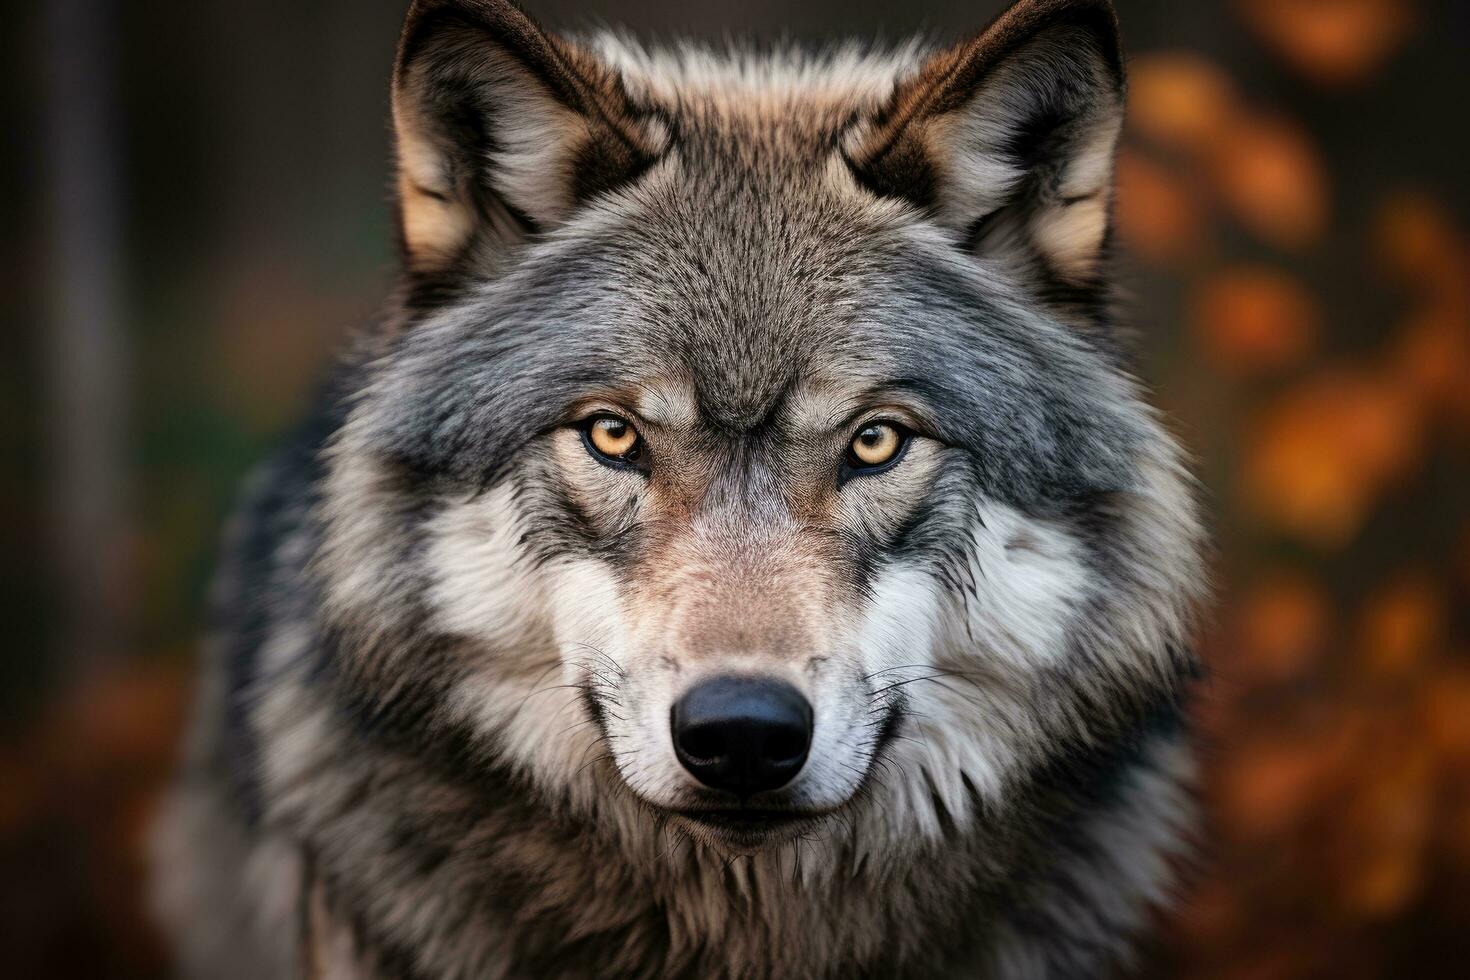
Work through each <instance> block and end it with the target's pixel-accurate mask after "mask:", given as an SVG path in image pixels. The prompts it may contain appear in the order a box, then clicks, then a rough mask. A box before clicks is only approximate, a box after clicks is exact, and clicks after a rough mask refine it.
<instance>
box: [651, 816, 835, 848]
mask: <svg viewBox="0 0 1470 980" xmlns="http://www.w3.org/2000/svg"><path fill="white" fill-rule="evenodd" d="M674 812H675V813H676V814H677V815H678V816H679V817H681V818H683V819H684V820H685V821H687V822H689V823H691V824H693V825H694V826H696V827H698V828H699V829H701V830H703V831H704V832H706V833H708V834H712V835H714V836H716V837H718V838H721V839H723V840H725V841H727V842H729V843H732V844H741V845H746V846H749V845H754V844H759V843H762V842H765V841H768V840H770V839H772V838H786V837H791V836H794V835H795V834H796V833H798V832H799V831H800V830H801V829H802V828H804V827H807V826H809V825H810V824H812V823H814V822H815V821H816V820H817V819H818V818H819V817H820V816H821V814H817V813H807V812H803V811H800V810H762V809H756V808H752V807H731V808H721V809H697V810H676V811H674Z"/></svg>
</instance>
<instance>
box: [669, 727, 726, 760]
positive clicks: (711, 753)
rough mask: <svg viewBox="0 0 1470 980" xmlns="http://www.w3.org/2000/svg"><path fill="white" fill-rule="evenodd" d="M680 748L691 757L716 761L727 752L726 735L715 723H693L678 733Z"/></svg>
mask: <svg viewBox="0 0 1470 980" xmlns="http://www.w3.org/2000/svg"><path fill="white" fill-rule="evenodd" d="M678 740H679V748H680V749H682V750H683V753H684V754H685V755H687V756H689V757H690V758H691V759H694V760H697V761H700V762H714V761H715V760H717V759H718V758H719V757H720V756H722V755H724V754H725V737H724V734H723V733H722V732H721V731H720V729H719V728H718V727H716V726H714V725H693V726H690V727H688V728H686V729H684V730H683V731H681V732H679V734H678Z"/></svg>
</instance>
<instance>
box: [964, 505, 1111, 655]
mask: <svg viewBox="0 0 1470 980" xmlns="http://www.w3.org/2000/svg"><path fill="white" fill-rule="evenodd" d="M978 509H979V513H980V520H981V523H980V524H979V525H978V526H977V528H976V530H975V534H974V539H973V542H972V546H971V549H970V566H971V567H970V571H971V572H972V574H973V576H974V580H975V583H976V588H975V590H974V593H973V595H970V596H968V597H967V602H966V620H967V625H968V627H969V630H970V635H971V636H973V637H974V639H975V641H976V643H977V644H978V645H979V647H980V650H981V653H982V655H983V656H986V657H988V658H996V659H999V660H1000V661H1002V662H1003V663H1004V664H1006V665H1008V666H1011V667H1015V668H1020V669H1026V668H1030V667H1035V666H1040V665H1043V664H1046V663H1048V662H1050V661H1053V660H1055V659H1056V658H1057V657H1059V656H1061V654H1062V653H1063V652H1064V650H1065V646H1066V637H1067V625H1068V621H1069V619H1070V617H1071V614H1072V611H1073V610H1074V609H1076V608H1077V606H1078V604H1079V602H1080V600H1081V599H1082V598H1083V597H1084V596H1085V594H1086V590H1087V587H1088V575H1087V569H1086V566H1085V565H1084V564H1083V562H1082V556H1081V553H1080V552H1081V548H1080V546H1079V545H1078V543H1077V541H1076V539H1075V538H1073V537H1072V535H1071V534H1070V533H1069V532H1067V531H1066V530H1065V529H1064V528H1062V527H1061V526H1060V525H1058V524H1056V523H1054V522H1051V521H1045V520H1040V519H1037V518H1031V517H1027V516H1026V515H1024V514H1022V513H1021V512H1020V511H1018V510H1015V509H1014V508H1012V507H1007V506H1005V505H1004V504H999V503H993V502H986V503H982V504H980V505H979V506H978Z"/></svg>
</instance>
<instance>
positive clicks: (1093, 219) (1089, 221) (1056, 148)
mask: <svg viewBox="0 0 1470 980" xmlns="http://www.w3.org/2000/svg"><path fill="white" fill-rule="evenodd" d="M1123 90H1124V79H1123V58H1122V51H1121V47H1120V44H1119V40H1118V25H1117V18H1116V16H1115V15H1114V13H1113V7H1112V4H1111V3H1110V2H1108V0H1020V2H1019V3H1016V4H1015V5H1014V6H1012V7H1011V8H1010V9H1009V10H1007V11H1006V12H1005V13H1003V14H1001V15H1000V17H998V18H997V19H996V20H995V21H994V22H993V23H992V24H991V25H990V26H989V27H988V28H986V30H985V31H984V32H982V33H981V34H980V36H979V37H977V38H975V39H973V40H971V41H968V42H966V43H963V44H960V45H957V46H955V47H953V48H950V49H948V50H945V51H943V52H941V53H939V54H937V55H935V56H933V57H932V58H930V59H929V61H928V62H927V63H925V64H924V65H923V66H922V67H921V68H920V69H919V70H918V72H917V73H916V74H914V75H913V76H912V77H910V78H908V79H906V80H904V81H902V82H900V84H899V85H898V88H897V90H896V93H895V95H894V97H893V99H892V101H891V102H890V103H889V105H888V106H887V107H886V109H885V110H884V111H883V112H882V113H881V114H879V115H878V116H877V117H876V118H874V119H872V120H869V121H868V122H866V123H862V124H859V125H858V126H857V127H856V128H855V129H854V130H853V131H852V132H851V133H850V134H849V136H848V138H847V142H846V145H845V147H844V150H845V152H846V154H847V158H848V161H849V163H850V164H851V165H852V168H853V171H854V173H855V174H856V175H857V177H858V179H859V181H860V182H861V183H863V184H864V185H865V186H867V187H868V189H870V190H871V191H873V192H875V193H877V194H880V195H884V196H889V197H898V198H902V199H905V200H907V201H909V202H910V203H912V204H914V205H916V206H918V207H920V208H923V209H925V210H926V211H928V212H930V213H931V214H932V215H933V216H934V218H935V220H937V221H939V222H941V223H942V224H945V225H947V226H949V227H951V228H953V229H955V230H956V231H958V232H960V233H961V234H962V235H963V236H964V238H965V241H966V242H967V244H968V245H969V246H970V247H972V248H973V249H974V250H975V251H976V252H977V254H980V255H983V256H986V257H988V258H995V259H999V260H1001V261H1003V262H1008V263H1011V264H1013V265H1014V266H1016V267H1018V268H1021V269H1023V270H1034V271H1036V272H1037V273H1039V274H1041V275H1042V276H1044V277H1046V278H1047V279H1051V280H1054V281H1056V282H1057V283H1058V284H1059V285H1062V286H1067V287H1072V288H1073V289H1076V288H1078V287H1081V288H1084V289H1085V288H1086V287H1087V286H1088V285H1089V284H1091V283H1093V282H1094V281H1095V278H1096V275H1097V273H1098V266H1099V262H1100V259H1101V257H1102V253H1103V250H1104V248H1105V246H1106V242H1107V239H1108V232H1109V222H1110V220H1111V219H1110V216H1111V210H1112V209H1111V204H1112V186H1113V157H1114V151H1115V149H1116V146H1117V141H1118V132H1119V129H1120V127H1121V124H1122V120H1123Z"/></svg>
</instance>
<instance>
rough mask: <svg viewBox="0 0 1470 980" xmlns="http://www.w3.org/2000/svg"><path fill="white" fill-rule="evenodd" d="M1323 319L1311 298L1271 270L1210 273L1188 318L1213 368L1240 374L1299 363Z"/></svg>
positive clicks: (1282, 274)
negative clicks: (1211, 274) (1217, 367)
mask: <svg viewBox="0 0 1470 980" xmlns="http://www.w3.org/2000/svg"><path fill="white" fill-rule="evenodd" d="M1321 320H1322V314H1321V311H1320V310H1319V309H1318V308H1317V301H1316V299H1315V297H1313V296H1312V295H1311V293H1309V292H1307V290H1306V288H1305V287H1303V286H1302V285H1301V283H1299V282H1297V281H1296V280H1295V279H1294V278H1292V277H1291V276H1290V275H1288V274H1287V273H1286V272H1284V271H1282V270H1280V269H1276V268H1273V267H1270V266H1239V267H1235V268H1230V269H1224V270H1221V271H1220V272H1218V273H1216V274H1214V275H1213V276H1212V277H1211V278H1210V279H1208V280H1206V281H1205V282H1204V283H1203V284H1201V285H1200V286H1199V288H1198V289H1197V290H1196V291H1195V296H1194V303H1193V315H1192V316H1191V318H1190V322H1191V324H1192V325H1193V327H1194V332H1195V336H1196V338H1197V339H1198V341H1199V343H1200V345H1201V346H1202V347H1203V348H1204V349H1205V351H1206V352H1207V353H1208V354H1209V356H1210V359H1211V363H1212V364H1214V365H1217V366H1219V367H1221V368H1224V369H1225V370H1227V371H1230V372H1232V373H1235V374H1241V375H1247V374H1256V373H1260V372H1264V371H1271V370H1275V369H1279V368H1282V367H1286V366H1288V365H1291V364H1294V363H1297V362H1298V361H1300V360H1301V359H1302V358H1303V357H1304V356H1305V355H1306V354H1307V353H1308V352H1309V351H1310V350H1311V348H1312V346H1313V345H1314V344H1315V343H1316V340H1317V335H1318V333H1319V331H1320V328H1321Z"/></svg>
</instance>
